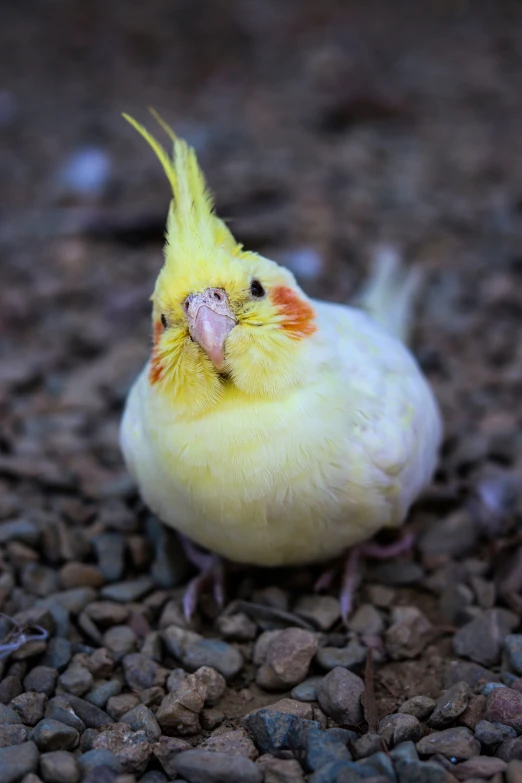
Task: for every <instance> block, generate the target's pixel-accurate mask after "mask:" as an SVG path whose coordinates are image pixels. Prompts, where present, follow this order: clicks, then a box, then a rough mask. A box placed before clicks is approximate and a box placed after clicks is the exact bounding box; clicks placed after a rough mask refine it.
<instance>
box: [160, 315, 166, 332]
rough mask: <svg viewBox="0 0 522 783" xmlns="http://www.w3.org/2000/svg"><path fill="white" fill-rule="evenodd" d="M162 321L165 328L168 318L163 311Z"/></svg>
mask: <svg viewBox="0 0 522 783" xmlns="http://www.w3.org/2000/svg"><path fill="white" fill-rule="evenodd" d="M161 323H162V324H163V328H164V329H166V328H167V318H166V316H165V315H164V314H163V313H162V314H161Z"/></svg>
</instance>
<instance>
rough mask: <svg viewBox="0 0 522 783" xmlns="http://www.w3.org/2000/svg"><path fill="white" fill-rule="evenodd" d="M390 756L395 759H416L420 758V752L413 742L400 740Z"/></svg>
mask: <svg viewBox="0 0 522 783" xmlns="http://www.w3.org/2000/svg"><path fill="white" fill-rule="evenodd" d="M390 757H391V758H392V759H393V760H394V761H401V760H408V761H415V760H418V758H419V754H418V753H417V748H416V747H415V745H414V743H413V742H400V743H399V744H398V745H396V746H395V747H394V748H393V749H392V750H391V751H390Z"/></svg>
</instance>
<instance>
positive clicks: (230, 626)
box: [217, 612, 257, 642]
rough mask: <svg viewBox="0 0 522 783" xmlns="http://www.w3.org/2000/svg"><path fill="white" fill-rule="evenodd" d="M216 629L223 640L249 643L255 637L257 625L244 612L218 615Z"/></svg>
mask: <svg viewBox="0 0 522 783" xmlns="http://www.w3.org/2000/svg"><path fill="white" fill-rule="evenodd" d="M217 627H218V630H219V632H220V634H221V635H222V636H223V638H224V639H230V640H231V641H234V642H250V641H251V640H252V639H255V638H256V636H257V625H256V624H255V623H254V622H252V620H251V619H250V617H249V616H248V615H246V614H245V613H244V612H237V614H222V615H220V616H219V617H218V619H217Z"/></svg>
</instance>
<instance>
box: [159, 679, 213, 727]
mask: <svg viewBox="0 0 522 783" xmlns="http://www.w3.org/2000/svg"><path fill="white" fill-rule="evenodd" d="M206 696H207V689H206V686H205V685H204V683H203V682H201V680H199V679H198V678H197V677H196V675H195V674H187V675H185V677H184V678H183V679H179V680H178V682H177V683H176V687H175V688H173V689H172V691H171V692H170V693H168V694H167V695H166V696H165V698H164V699H163V701H162V702H161V704H160V706H159V707H158V710H157V712H156V719H157V721H158V723H159V725H160V726H161V729H162V731H163V733H164V734H168V735H171V734H181V735H182V736H188V735H191V734H196V733H197V732H198V731H199V730H200V729H201V726H200V722H199V713H200V712H201V710H202V709H203V706H204V704H205V699H206Z"/></svg>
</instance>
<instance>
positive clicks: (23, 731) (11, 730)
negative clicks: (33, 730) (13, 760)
mask: <svg viewBox="0 0 522 783" xmlns="http://www.w3.org/2000/svg"><path fill="white" fill-rule="evenodd" d="M28 732H29V729H28V728H27V726H22V724H21V723H6V724H5V725H4V724H0V748H8V747H9V746H10V745H21V744H22V742H25V741H26V739H27V734H28Z"/></svg>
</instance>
